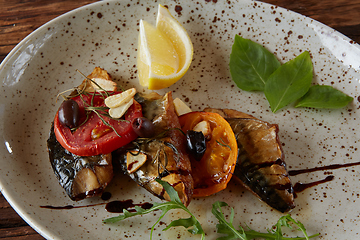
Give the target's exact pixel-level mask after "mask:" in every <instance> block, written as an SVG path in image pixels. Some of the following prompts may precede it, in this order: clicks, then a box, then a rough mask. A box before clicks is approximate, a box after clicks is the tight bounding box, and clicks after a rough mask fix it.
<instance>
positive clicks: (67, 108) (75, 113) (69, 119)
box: [59, 99, 80, 128]
mask: <svg viewBox="0 0 360 240" xmlns="http://www.w3.org/2000/svg"><path fill="white" fill-rule="evenodd" d="M79 120H80V114H79V105H78V104H77V102H76V101H74V100H72V99H69V100H66V101H64V102H63V103H62V104H61V106H60V108H59V121H60V123H61V124H62V125H64V126H67V127H68V128H75V127H77V126H78V125H79Z"/></svg>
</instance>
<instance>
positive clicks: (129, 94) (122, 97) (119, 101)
mask: <svg viewBox="0 0 360 240" xmlns="http://www.w3.org/2000/svg"><path fill="white" fill-rule="evenodd" d="M135 93H136V89H135V88H130V89H128V90H126V91H125V92H122V93H118V94H116V95H112V96H109V97H107V98H106V99H105V105H106V106H107V107H109V108H116V107H119V106H121V105H123V104H124V103H126V102H128V101H129V100H130V99H131V98H133V97H134V95H135Z"/></svg>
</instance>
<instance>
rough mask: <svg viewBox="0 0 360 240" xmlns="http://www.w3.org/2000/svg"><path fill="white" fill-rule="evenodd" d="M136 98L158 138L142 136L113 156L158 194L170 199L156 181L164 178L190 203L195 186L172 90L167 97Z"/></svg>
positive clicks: (182, 198) (154, 95)
mask: <svg viewBox="0 0 360 240" xmlns="http://www.w3.org/2000/svg"><path fill="white" fill-rule="evenodd" d="M135 100H136V101H137V102H139V103H140V104H141V106H142V109H143V115H144V116H145V117H146V118H148V119H149V120H151V121H152V123H153V124H154V128H155V137H154V138H147V139H141V138H140V139H138V140H137V141H135V142H133V143H132V144H130V145H128V146H126V147H124V148H121V149H119V150H118V151H116V152H114V159H115V158H116V159H118V161H119V163H120V166H121V168H122V170H123V171H124V173H125V174H127V175H129V176H130V177H131V178H132V179H133V180H134V181H135V182H136V183H137V184H139V185H140V186H142V187H144V188H145V189H146V190H148V191H149V192H151V193H152V194H154V195H155V196H157V197H159V198H161V199H166V200H170V199H169V196H168V195H167V193H166V192H165V190H164V189H163V187H162V186H161V185H160V184H159V183H158V182H156V181H155V180H156V179H161V180H163V181H166V182H168V183H169V184H170V185H172V186H173V187H174V188H175V190H176V191H177V192H178V194H179V197H180V199H181V201H182V202H183V203H184V204H185V205H188V204H189V203H190V200H191V198H192V193H193V188H194V186H193V179H192V176H191V165H190V160H189V158H188V155H187V154H186V146H185V142H186V141H185V136H184V135H183V134H182V132H181V131H179V130H178V129H177V128H180V123H179V120H178V117H177V115H176V113H175V109H174V104H173V99H172V94H171V92H169V93H167V94H166V95H165V96H164V97H162V96H160V95H158V94H157V93H151V94H148V95H145V94H139V93H137V94H136V95H135ZM137 158H138V159H137ZM144 158H146V160H144ZM130 161H131V162H130ZM139 163H141V164H140V165H141V166H139ZM135 166H136V169H134V168H135Z"/></svg>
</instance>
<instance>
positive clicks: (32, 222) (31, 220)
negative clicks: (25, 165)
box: [0, 0, 111, 239]
mask: <svg viewBox="0 0 360 240" xmlns="http://www.w3.org/2000/svg"><path fill="white" fill-rule="evenodd" d="M110 1H111V0H110ZM104 2H106V1H102V0H100V1H99V2H94V3H90V4H86V5H84V6H81V7H79V8H76V9H73V10H71V11H68V12H66V13H64V14H62V15H60V16H58V17H56V18H54V19H52V20H50V21H49V22H47V23H45V24H43V25H42V26H40V27H39V28H37V29H36V30H34V31H33V32H32V33H30V34H29V35H28V36H26V37H25V38H24V39H23V40H21V41H20V42H19V43H18V44H17V45H16V46H15V47H14V48H13V49H12V50H11V51H10V53H9V54H8V55H7V56H6V57H5V58H4V60H3V61H2V62H1V64H0V71H1V70H2V69H3V68H4V67H5V66H6V65H8V64H11V59H12V57H13V56H14V55H15V54H16V53H17V52H18V51H19V50H20V49H21V48H22V47H23V46H24V45H26V44H27V43H28V41H31V40H32V39H33V38H36V36H37V35H38V34H39V32H41V31H43V30H45V29H47V28H48V27H49V26H52V25H54V24H57V22H59V21H61V20H62V19H65V18H67V16H69V15H72V14H73V13H76V12H79V11H83V10H84V9H87V8H89V7H90V8H93V7H96V6H97V5H101V4H103V3H104ZM0 190H1V193H2V194H3V196H4V197H5V199H6V200H7V201H8V202H9V204H10V206H11V207H12V208H13V209H14V210H15V211H16V212H17V213H18V214H19V216H20V217H21V218H22V219H24V221H25V222H26V223H28V224H29V225H30V226H31V227H32V228H33V229H34V230H35V231H36V232H38V233H39V234H40V235H41V236H43V237H44V238H46V239H50V238H54V235H53V233H52V232H51V231H50V230H48V229H47V228H46V227H43V226H41V224H38V223H37V221H36V219H34V218H32V217H31V215H29V214H28V213H26V210H25V209H22V208H21V207H20V206H18V205H17V203H16V199H15V197H12V196H11V194H10V191H7V188H6V186H4V185H3V184H2V182H1V181H0Z"/></svg>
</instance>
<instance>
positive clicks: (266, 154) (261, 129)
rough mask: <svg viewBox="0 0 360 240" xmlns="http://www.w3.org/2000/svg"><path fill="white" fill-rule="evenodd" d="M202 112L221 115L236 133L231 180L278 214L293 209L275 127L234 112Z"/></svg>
mask: <svg viewBox="0 0 360 240" xmlns="http://www.w3.org/2000/svg"><path fill="white" fill-rule="evenodd" d="M205 111H209V112H217V113H219V114H220V115H222V116H223V117H224V118H225V119H226V120H227V121H228V122H229V124H230V126H231V128H232V129H233V131H234V133H235V137H236V140H237V143H238V149H239V150H238V159H237V163H236V167H235V171H234V175H233V178H234V179H237V180H238V181H240V182H241V183H242V184H243V185H244V186H245V187H246V188H247V189H249V190H250V191H252V192H253V193H254V194H255V195H257V196H258V197H259V198H260V199H261V200H263V201H264V202H266V203H267V204H268V205H269V206H271V207H273V208H275V209H277V210H279V211H280V212H287V211H289V210H291V209H292V208H294V207H295V204H294V191H293V187H292V184H291V181H290V178H289V175H288V172H287V170H286V164H285V161H284V159H285V156H284V152H283V150H282V148H281V143H280V141H279V137H278V134H277V133H278V131H279V129H278V126H277V125H276V124H270V123H268V122H265V121H262V120H259V119H257V118H255V117H253V116H251V115H248V114H246V113H242V112H238V111H236V110H231V109H211V108H208V109H205Z"/></svg>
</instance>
